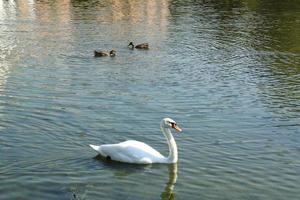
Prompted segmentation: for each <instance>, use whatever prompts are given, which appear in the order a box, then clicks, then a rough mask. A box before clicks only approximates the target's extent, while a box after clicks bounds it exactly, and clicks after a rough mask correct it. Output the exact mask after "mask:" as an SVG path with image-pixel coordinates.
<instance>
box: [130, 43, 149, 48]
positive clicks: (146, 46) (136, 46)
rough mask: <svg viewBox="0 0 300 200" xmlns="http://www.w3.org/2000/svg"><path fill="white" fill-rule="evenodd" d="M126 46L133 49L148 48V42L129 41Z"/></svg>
mask: <svg viewBox="0 0 300 200" xmlns="http://www.w3.org/2000/svg"><path fill="white" fill-rule="evenodd" d="M128 47H129V48H130V49H134V48H136V49H149V44H148V43H142V44H138V45H134V44H133V42H130V43H129V44H128Z"/></svg>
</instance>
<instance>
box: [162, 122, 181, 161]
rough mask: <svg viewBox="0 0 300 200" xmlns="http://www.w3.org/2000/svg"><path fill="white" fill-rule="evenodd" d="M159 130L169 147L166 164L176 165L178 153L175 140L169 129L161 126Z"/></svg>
mask: <svg viewBox="0 0 300 200" xmlns="http://www.w3.org/2000/svg"><path fill="white" fill-rule="evenodd" d="M161 130H162V132H163V134H164V136H165V137H166V139H167V143H168V146H169V156H168V157H167V158H166V159H167V163H176V162H177V160H178V152H177V145H176V142H175V139H174V137H173V135H172V133H171V131H170V129H169V128H165V127H163V126H162V125H161Z"/></svg>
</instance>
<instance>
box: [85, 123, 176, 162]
mask: <svg viewBox="0 0 300 200" xmlns="http://www.w3.org/2000/svg"><path fill="white" fill-rule="evenodd" d="M160 128H161V130H162V132H163V134H164V136H165V137H166V139H167V142H168V146H169V156H168V157H164V156H163V155H161V154H160V153H159V152H158V151H156V150H155V149H153V148H152V147H150V146H149V145H147V144H145V143H143V142H139V141H136V140H128V141H125V142H121V143H118V144H105V145H100V146H96V145H91V144H90V147H92V148H93V149H94V150H96V151H98V152H99V153H100V154H101V155H102V156H104V157H106V158H107V159H111V160H115V161H120V162H127V163H136V164H150V163H176V162H177V160H178V153H177V145H176V142H175V140H174V137H173V135H172V133H171V130H170V128H173V129H175V130H177V131H179V132H180V131H182V130H181V128H179V126H178V125H177V123H176V122H175V121H174V120H172V119H170V118H164V119H163V120H162V121H161V123H160Z"/></svg>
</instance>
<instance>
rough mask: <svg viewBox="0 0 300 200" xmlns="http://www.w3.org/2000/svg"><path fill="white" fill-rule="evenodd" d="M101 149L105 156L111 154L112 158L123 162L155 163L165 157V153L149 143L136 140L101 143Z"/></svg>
mask: <svg viewBox="0 0 300 200" xmlns="http://www.w3.org/2000/svg"><path fill="white" fill-rule="evenodd" d="M100 149H101V150H100V151H101V153H102V155H103V156H106V157H107V156H109V157H110V158H111V159H112V160H116V161H121V162H128V163H153V162H159V161H160V160H162V159H164V156H163V155H161V154H160V153H159V152H158V151H156V150H155V149H153V148H152V147H150V146H149V145H147V144H145V143H143V142H139V141H135V140H128V141H126V142H121V143H118V144H107V145H101V146H100Z"/></svg>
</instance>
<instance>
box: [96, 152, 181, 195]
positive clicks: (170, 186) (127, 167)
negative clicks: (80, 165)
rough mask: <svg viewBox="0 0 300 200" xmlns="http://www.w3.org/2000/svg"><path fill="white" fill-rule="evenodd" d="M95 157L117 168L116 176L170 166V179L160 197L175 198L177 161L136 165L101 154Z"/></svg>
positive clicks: (104, 163)
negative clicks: (165, 163)
mask: <svg viewBox="0 0 300 200" xmlns="http://www.w3.org/2000/svg"><path fill="white" fill-rule="evenodd" d="M94 159H96V160H99V161H101V163H102V164H103V165H104V166H106V167H109V168H112V169H115V170H117V173H116V174H115V175H116V176H119V177H121V176H128V175H130V174H133V173H141V172H145V171H149V170H150V169H151V168H157V167H159V168H162V167H164V166H165V167H168V173H169V177H168V181H167V182H166V185H165V187H164V190H163V191H162V193H161V194H160V197H161V199H162V200H174V199H175V195H174V187H175V183H176V181H177V163H172V164H168V165H161V164H157V165H134V164H127V163H121V162H116V161H113V160H107V159H106V158H104V157H103V156H101V155H97V156H96V157H94Z"/></svg>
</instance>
